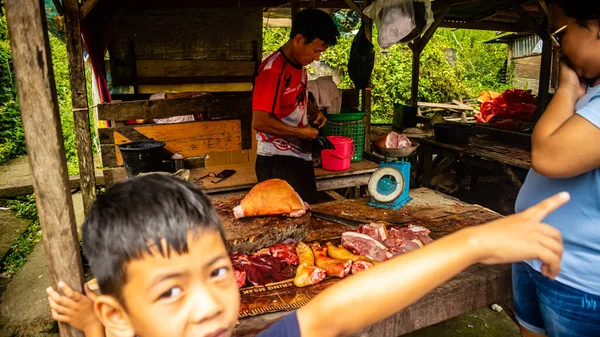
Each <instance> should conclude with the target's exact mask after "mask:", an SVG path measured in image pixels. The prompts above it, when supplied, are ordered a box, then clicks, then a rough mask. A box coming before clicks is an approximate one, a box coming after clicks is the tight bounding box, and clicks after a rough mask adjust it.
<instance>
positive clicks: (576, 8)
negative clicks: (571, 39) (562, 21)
mask: <svg viewBox="0 0 600 337" xmlns="http://www.w3.org/2000/svg"><path fill="white" fill-rule="evenodd" d="M547 3H548V4H549V5H555V6H558V7H560V8H561V9H562V10H563V12H564V13H565V15H566V16H568V17H571V18H574V19H576V20H577V21H578V22H580V23H583V22H586V21H589V20H600V1H598V0H592V1H581V0H547Z"/></svg>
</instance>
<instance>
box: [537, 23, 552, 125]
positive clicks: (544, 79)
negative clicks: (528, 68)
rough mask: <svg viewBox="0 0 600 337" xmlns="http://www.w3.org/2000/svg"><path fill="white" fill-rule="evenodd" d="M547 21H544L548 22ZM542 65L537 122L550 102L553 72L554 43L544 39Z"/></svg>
mask: <svg viewBox="0 0 600 337" xmlns="http://www.w3.org/2000/svg"><path fill="white" fill-rule="evenodd" d="M546 20H547V19H545V20H544V21H546ZM542 41H543V42H542V43H543V47H542V63H541V65H540V82H539V88H538V108H537V111H536V120H537V119H539V118H540V116H541V115H542V113H543V112H544V110H546V107H547V106H548V103H549V102H548V101H549V100H550V92H549V91H550V75H551V71H552V49H553V48H552V41H551V40H550V39H549V38H542Z"/></svg>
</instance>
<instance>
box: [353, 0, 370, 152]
mask: <svg viewBox="0 0 600 337" xmlns="http://www.w3.org/2000/svg"><path fill="white" fill-rule="evenodd" d="M370 4H371V0H365V1H364V7H365V8H366V7H367V6H369V5H370ZM363 9H364V8H363ZM357 14H358V13H357ZM360 14H362V12H360ZM362 20H363V24H364V25H365V36H366V37H367V40H369V41H371V42H373V19H371V18H369V17H367V16H365V15H363V16H362ZM371 94H372V92H371V79H369V87H368V88H365V89H362V111H363V112H364V113H365V141H364V149H363V150H364V152H371Z"/></svg>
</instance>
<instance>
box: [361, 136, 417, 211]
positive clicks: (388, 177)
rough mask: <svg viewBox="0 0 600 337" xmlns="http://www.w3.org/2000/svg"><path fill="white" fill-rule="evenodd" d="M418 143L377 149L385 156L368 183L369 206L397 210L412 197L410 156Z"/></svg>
mask: <svg viewBox="0 0 600 337" xmlns="http://www.w3.org/2000/svg"><path fill="white" fill-rule="evenodd" d="M417 146H418V144H415V143H414V142H413V146H411V147H407V148H401V149H385V148H377V147H376V151H377V152H378V153H379V154H380V155H381V157H383V161H382V162H381V164H380V165H379V168H378V169H377V171H375V172H374V173H373V174H372V175H371V178H369V184H368V185H367V188H368V191H369V195H370V196H371V201H370V202H369V206H373V207H377V208H388V209H393V210H397V209H400V208H401V207H402V206H404V205H406V204H407V203H408V202H409V201H411V200H412V199H411V198H410V196H409V195H408V190H409V189H410V161H408V160H407V157H410V156H411V155H412V154H413V153H414V152H415V151H416V150H417Z"/></svg>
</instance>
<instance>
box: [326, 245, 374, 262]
mask: <svg viewBox="0 0 600 337" xmlns="http://www.w3.org/2000/svg"><path fill="white" fill-rule="evenodd" d="M326 245H327V255H329V256H330V257H333V258H334V259H341V260H352V261H354V262H356V261H367V262H370V263H371V264H377V263H379V262H376V261H373V260H371V259H369V258H368V257H366V256H361V255H356V254H352V252H351V251H349V250H348V249H346V248H344V247H342V246H336V245H334V244H333V243H331V242H327V243H326Z"/></svg>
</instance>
